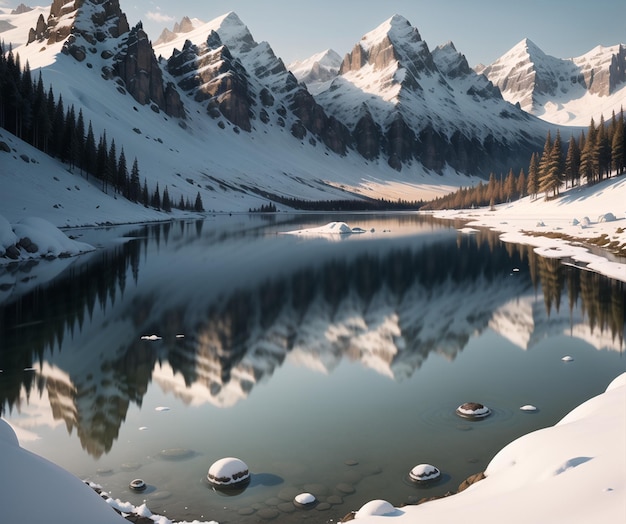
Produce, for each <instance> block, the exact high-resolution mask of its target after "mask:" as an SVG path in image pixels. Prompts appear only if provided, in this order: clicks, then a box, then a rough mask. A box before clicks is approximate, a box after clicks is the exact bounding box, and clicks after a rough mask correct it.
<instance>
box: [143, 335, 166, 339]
mask: <svg viewBox="0 0 626 524" xmlns="http://www.w3.org/2000/svg"><path fill="white" fill-rule="evenodd" d="M141 340H161V337H160V336H159V335H144V336H143V337H141Z"/></svg>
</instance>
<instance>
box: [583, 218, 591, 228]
mask: <svg viewBox="0 0 626 524" xmlns="http://www.w3.org/2000/svg"><path fill="white" fill-rule="evenodd" d="M581 223H582V225H583V227H587V226H590V225H591V220H589V217H583V219H582V220H581Z"/></svg>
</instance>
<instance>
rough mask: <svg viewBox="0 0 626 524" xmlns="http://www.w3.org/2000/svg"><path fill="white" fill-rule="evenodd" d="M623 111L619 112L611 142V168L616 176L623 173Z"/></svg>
mask: <svg viewBox="0 0 626 524" xmlns="http://www.w3.org/2000/svg"><path fill="white" fill-rule="evenodd" d="M624 148H625V143H624V111H623V110H622V111H621V114H620V117H619V119H618V120H617V121H616V125H615V129H614V131H613V139H612V140H611V167H612V168H613V170H614V171H615V174H616V175H621V174H622V173H623V172H624V168H625V165H624V163H625V162H624Z"/></svg>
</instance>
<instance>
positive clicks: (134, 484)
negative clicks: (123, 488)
mask: <svg viewBox="0 0 626 524" xmlns="http://www.w3.org/2000/svg"><path fill="white" fill-rule="evenodd" d="M129 487H130V489H132V490H133V491H145V489H146V488H147V485H146V483H145V482H144V481H143V480H142V479H134V480H131V482H130V484H129Z"/></svg>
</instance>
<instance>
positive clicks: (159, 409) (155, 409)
mask: <svg viewBox="0 0 626 524" xmlns="http://www.w3.org/2000/svg"><path fill="white" fill-rule="evenodd" d="M169 410H170V408H168V407H167V406H158V407H156V408H154V411H169Z"/></svg>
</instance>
